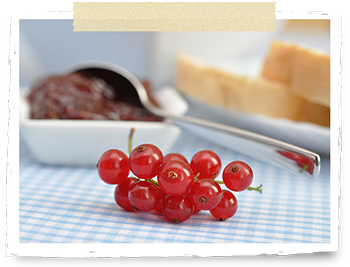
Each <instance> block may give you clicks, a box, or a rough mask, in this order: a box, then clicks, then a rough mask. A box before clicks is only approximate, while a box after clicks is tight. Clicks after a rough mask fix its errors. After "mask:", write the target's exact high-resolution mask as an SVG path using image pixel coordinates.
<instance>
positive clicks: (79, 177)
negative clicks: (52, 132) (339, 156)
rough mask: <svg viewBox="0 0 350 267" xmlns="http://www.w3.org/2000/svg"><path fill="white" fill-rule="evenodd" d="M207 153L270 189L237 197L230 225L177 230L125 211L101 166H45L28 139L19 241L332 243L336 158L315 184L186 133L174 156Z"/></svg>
mask: <svg viewBox="0 0 350 267" xmlns="http://www.w3.org/2000/svg"><path fill="white" fill-rule="evenodd" d="M202 149H211V150H213V151H214V152H216V153H217V154H218V155H219V156H220V158H221V160H222V164H223V166H224V165H226V164H227V163H229V162H230V161H233V160H243V161H245V162H247V163H248V164H249V165H250V166H251V167H252V169H253V171H254V181H253V184H252V186H259V185H260V184H263V192H262V194H259V193H258V192H256V191H244V192H239V193H235V195H236V198H237V200H238V210H237V213H236V214H235V215H234V216H233V217H232V218H230V219H228V220H226V221H223V222H221V221H218V220H216V219H214V218H213V217H212V216H211V215H210V213H209V212H207V211H201V212H199V213H198V214H195V215H193V216H192V217H191V218H190V219H188V220H187V221H185V222H183V223H180V224H172V223H169V222H167V221H165V219H164V217H163V216H162V215H158V214H154V213H140V212H138V213H136V212H127V211H124V210H122V209H121V208H120V207H118V206H117V205H116V203H115V200H114V189H115V186H113V185H108V184H105V183H104V182H102V180H100V178H99V176H98V174H97V170H96V167H93V166H91V167H69V166H49V165H41V164H39V163H37V162H36V161H35V159H34V158H33V157H32V155H31V154H30V151H28V149H27V147H26V145H25V143H24V142H23V141H22V140H21V141H20V207H19V208H20V210H19V215H20V218H19V225H20V229H19V231H20V233H19V237H20V240H19V241H20V243H197V242H198V243H240V242H241V243H329V242H330V162H329V158H322V168H321V173H320V176H319V177H318V178H317V179H316V180H308V179H306V178H302V177H299V176H297V175H295V174H293V173H290V172H288V171H285V170H284V169H280V168H277V167H274V166H270V165H267V164H265V163H264V162H261V161H259V160H256V159H254V158H250V157H248V156H245V155H242V154H239V153H236V152H234V151H232V150H229V149H226V148H224V147H221V146H218V145H216V144H213V143H211V142H209V141H207V140H203V139H200V138H198V137H197V136H196V135H194V134H193V133H190V132H188V131H186V130H183V131H182V133H181V135H180V137H179V139H178V141H177V143H176V144H175V145H174V146H173V148H172V151H171V152H178V153H182V154H183V155H184V156H185V157H186V158H187V159H190V158H191V157H192V156H193V155H194V153H196V152H197V151H199V150H202ZM217 179H218V180H221V174H220V175H219V177H217ZM222 188H223V189H224V188H225V186H222Z"/></svg>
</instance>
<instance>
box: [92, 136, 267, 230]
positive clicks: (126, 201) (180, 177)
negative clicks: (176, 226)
mask: <svg viewBox="0 0 350 267" xmlns="http://www.w3.org/2000/svg"><path fill="white" fill-rule="evenodd" d="M132 133H133V130H132V131H131V133H130V137H129V150H130V155H129V157H128V156H127V155H125V153H123V152H122V151H120V150H117V149H110V150H108V151H106V152H104V153H103V154H102V156H101V158H100V160H99V162H98V163H97V168H98V174H99V176H100V178H101V179H102V180H103V181H104V182H106V183H108V184H114V185H117V187H116V188H115V191H114V197H115V201H116V202H117V204H118V205H119V206H120V207H121V208H123V209H124V210H127V211H141V212H150V211H155V212H157V213H159V214H163V215H164V217H165V218H166V219H167V220H168V221H170V222H173V223H179V222H183V221H185V220H187V219H189V218H190V217H191V215H192V214H194V213H197V212H199V211H200V210H208V211H210V213H211V214H212V215H213V216H214V217H215V218H218V219H220V220H226V219H228V218H230V217H232V216H233V215H234V214H235V213H236V211H237V207H238V206H237V199H236V197H235V195H234V194H233V193H232V192H231V191H230V190H232V191H235V192H240V191H243V190H246V189H248V190H257V191H259V192H260V193H261V190H262V189H261V186H262V185H260V186H259V187H258V188H251V187H250V185H251V183H252V180H253V172H252V169H251V168H250V167H249V165H247V164H246V163H244V162H242V161H233V162H231V163H229V164H228V165H226V167H225V168H224V170H223V173H222V178H223V181H216V180H215V178H216V177H217V176H218V174H219V173H220V171H221V160H220V158H219V157H218V155H217V154H216V153H214V152H213V151H210V150H202V151H199V152H197V153H196V154H195V155H194V156H193V158H192V159H191V161H190V162H188V161H187V160H186V158H185V157H184V156H183V155H181V154H178V153H171V154H168V155H165V156H163V154H162V152H161V150H160V149H159V148H158V147H156V146H155V145H152V144H142V145H139V146H137V147H136V148H134V149H132V145H131V137H132ZM130 172H131V173H133V174H134V175H135V176H136V177H131V176H129V174H130ZM153 178H157V181H156V180H154V179H153ZM219 184H225V186H226V187H227V188H228V189H230V190H226V189H224V190H222V189H221V187H220V185H219Z"/></svg>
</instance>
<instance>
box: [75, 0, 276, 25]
mask: <svg viewBox="0 0 350 267" xmlns="http://www.w3.org/2000/svg"><path fill="white" fill-rule="evenodd" d="M275 4H276V3H275V2H263V3H257V2H248V3H246V2H104V3H103V2H101V3H100V2H75V3H74V7H73V11H74V15H73V16H74V22H73V27H74V31H275V27H276V22H275V20H276V15H275V11H276V8H275Z"/></svg>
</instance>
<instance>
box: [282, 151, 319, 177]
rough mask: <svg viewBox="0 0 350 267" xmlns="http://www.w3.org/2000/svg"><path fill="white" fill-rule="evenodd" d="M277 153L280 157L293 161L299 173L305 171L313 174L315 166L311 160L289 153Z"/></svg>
mask: <svg viewBox="0 0 350 267" xmlns="http://www.w3.org/2000/svg"><path fill="white" fill-rule="evenodd" d="M278 153H280V154H281V155H282V156H284V157H286V158H289V159H291V160H294V161H295V162H296V163H297V164H298V166H299V167H300V168H301V169H300V172H302V171H305V170H306V171H308V172H309V173H310V174H313V172H314V168H315V165H314V162H313V161H312V159H310V158H308V157H305V156H302V155H300V154H297V153H294V152H290V151H278Z"/></svg>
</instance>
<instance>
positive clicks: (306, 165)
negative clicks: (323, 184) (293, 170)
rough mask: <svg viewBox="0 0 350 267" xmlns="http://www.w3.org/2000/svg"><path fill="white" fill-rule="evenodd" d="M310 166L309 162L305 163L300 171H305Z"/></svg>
mask: <svg viewBox="0 0 350 267" xmlns="http://www.w3.org/2000/svg"><path fill="white" fill-rule="evenodd" d="M308 168H309V164H305V165H304V167H303V168H302V169H300V170H299V173H302V172H303V171H306V170H307V169H308Z"/></svg>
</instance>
